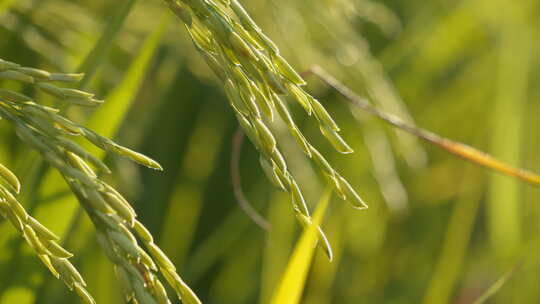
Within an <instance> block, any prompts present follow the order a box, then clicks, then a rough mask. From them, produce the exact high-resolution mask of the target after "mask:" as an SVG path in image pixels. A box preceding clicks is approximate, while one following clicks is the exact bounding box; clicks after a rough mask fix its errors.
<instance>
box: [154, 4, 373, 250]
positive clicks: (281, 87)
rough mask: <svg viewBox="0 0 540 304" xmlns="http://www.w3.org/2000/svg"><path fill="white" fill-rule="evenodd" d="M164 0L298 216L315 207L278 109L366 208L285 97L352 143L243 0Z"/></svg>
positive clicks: (351, 198) (346, 194)
mask: <svg viewBox="0 0 540 304" xmlns="http://www.w3.org/2000/svg"><path fill="white" fill-rule="evenodd" d="M164 1H165V3H166V4H167V5H168V7H169V8H170V9H171V11H172V12H173V13H174V14H175V15H176V16H178V18H179V19H180V20H182V21H183V22H184V24H185V26H186V29H187V31H188V32H189V35H190V36H191V38H192V40H193V43H194V45H195V48H196V49H197V50H198V51H199V53H200V54H201V55H202V57H203V58H204V60H205V61H206V62H207V63H208V65H209V67H210V68H211V69H212V70H213V71H214V73H215V74H216V75H217V76H218V78H219V79H220V80H221V82H222V84H223V86H224V90H225V93H226V95H227V97H228V100H229V102H230V105H231V106H232V108H233V110H234V113H235V115H236V117H237V119H238V122H239V124H240V126H241V128H242V129H243V131H244V133H245V134H246V136H247V137H248V138H249V139H250V140H251V142H252V143H253V145H254V146H255V147H256V148H257V150H258V151H259V153H260V156H261V157H260V162H261V166H262V168H263V169H264V170H263V171H264V172H265V173H266V175H267V176H268V178H269V179H270V181H272V183H273V184H274V185H276V186H277V187H278V188H280V189H281V190H284V191H287V192H289V193H290V196H291V201H292V205H293V209H294V211H295V213H296V214H297V215H299V218H307V219H309V217H310V213H309V210H308V207H307V204H306V202H305V200H304V196H303V194H302V190H301V188H300V186H299V185H298V184H297V182H296V180H295V178H294V177H293V175H292V174H291V172H290V171H289V168H288V165H287V160H286V159H285V158H284V156H283V155H282V153H281V152H280V150H279V147H278V143H277V141H276V139H275V137H274V134H273V132H272V131H271V129H270V128H269V125H270V123H271V122H272V121H273V119H274V116H275V115H278V116H280V117H281V119H282V120H283V121H284V122H285V124H286V125H287V128H288V130H289V133H290V134H291V135H292V136H293V137H294V139H295V140H296V142H297V143H298V145H299V146H300V147H301V148H302V150H303V151H304V153H305V154H306V155H307V156H308V157H309V158H311V159H312V160H313V162H314V164H315V165H316V166H317V168H318V169H319V171H320V172H321V174H322V175H323V176H325V177H326V178H328V179H329V181H330V183H331V184H332V185H333V188H334V189H335V191H336V193H337V194H338V195H339V196H340V197H341V198H342V199H343V200H346V201H348V202H350V203H351V204H352V206H353V207H355V208H357V209H364V208H366V207H367V205H366V204H365V203H364V202H363V200H362V199H361V198H360V196H359V195H358V194H357V193H356V191H355V190H354V189H353V188H352V186H351V185H350V184H349V183H348V182H347V180H346V179H345V178H343V177H342V176H341V175H340V174H339V173H338V172H337V171H336V170H335V169H334V168H333V167H332V166H331V165H330V164H329V163H328V161H327V160H326V159H325V157H324V156H323V155H322V154H321V153H320V152H319V151H318V150H317V149H316V148H315V147H313V145H311V143H309V141H308V140H307V139H306V137H305V136H304V135H303V134H302V132H301V131H300V129H299V128H298V126H297V125H296V123H295V122H294V119H293V116H292V115H291V113H290V111H289V108H288V105H287V103H286V101H285V100H284V98H285V97H287V96H288V99H290V100H292V101H294V102H296V103H298V104H299V105H300V106H301V107H302V108H303V109H304V110H305V111H306V113H307V114H308V115H309V116H314V117H315V118H316V120H317V122H318V124H319V127H320V131H321V133H322V135H323V136H324V137H326V139H327V140H328V141H329V142H330V143H331V144H332V145H333V146H334V148H335V149H336V150H337V151H338V152H340V153H343V154H347V153H352V152H353V150H352V148H351V147H350V146H349V145H348V144H347V143H346V142H345V140H344V139H343V138H342V137H341V136H340V135H339V130H340V129H339V126H338V125H337V124H336V122H335V121H334V120H333V119H332V117H331V116H330V114H329V113H328V112H327V111H326V109H325V108H324V106H323V105H322V104H321V103H320V102H319V101H318V100H317V99H315V98H314V97H313V96H311V95H310V94H308V93H307V92H306V91H305V90H304V89H303V88H302V87H303V86H304V85H305V84H306V82H305V81H304V80H303V79H302V77H301V76H300V75H299V73H297V72H296V71H295V70H294V68H293V67H292V66H291V65H290V64H289V63H288V62H287V61H286V60H285V59H284V58H283V57H282V56H281V55H280V53H279V49H278V47H277V46H276V45H275V44H274V43H273V42H272V40H271V39H270V38H268V37H267V36H266V35H265V34H264V33H263V31H262V30H261V28H259V26H258V25H257V24H256V23H255V21H253V19H252V18H251V17H250V15H249V14H248V13H247V12H246V10H245V9H244V8H243V7H242V5H241V4H240V2H239V1H237V0H230V1H229V0H219V1H218V0H181V1H177V0H164ZM276 113H277V114H276ZM320 243H321V244H324V242H320ZM327 252H329V250H327Z"/></svg>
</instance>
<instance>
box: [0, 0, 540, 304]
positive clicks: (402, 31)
mask: <svg viewBox="0 0 540 304" xmlns="http://www.w3.org/2000/svg"><path fill="white" fill-rule="evenodd" d="M243 2H244V5H245V6H246V7H247V8H248V10H249V12H250V13H252V15H253V17H254V19H255V20H256V21H257V22H258V23H259V24H260V25H261V27H262V28H263V30H264V31H265V32H266V33H267V34H268V36H270V37H271V38H272V39H273V40H274V41H275V42H276V43H277V44H278V45H279V47H280V48H281V51H282V53H283V55H284V57H285V58H287V59H289V60H290V61H291V63H293V65H294V66H295V67H296V68H297V70H298V71H304V70H307V69H309V68H310V67H311V66H312V65H314V64H317V65H319V66H322V67H323V68H324V69H326V70H327V71H329V72H330V73H331V74H332V75H334V76H335V77H336V78H337V79H339V80H340V81H342V82H343V83H344V84H346V85H347V86H349V87H350V88H352V89H353V90H355V91H356V92H358V93H359V94H361V95H362V96H365V97H366V98H368V99H369V100H370V101H372V102H373V104H375V105H377V106H378V107H379V108H381V109H384V110H385V111H387V112H390V113H394V114H396V115H398V116H400V117H402V118H404V119H406V120H409V121H413V119H414V121H415V122H416V124H417V125H419V126H422V127H424V128H427V129H429V130H432V131H434V132H436V133H438V134H440V135H442V136H445V137H449V138H452V139H454V140H457V141H461V142H464V143H467V144H470V145H472V146H475V147H477V148H480V149H482V150H484V151H487V152H489V153H492V154H493V155H495V156H496V157H498V158H500V159H501V160H504V161H505V162H508V163H510V164H512V165H515V166H521V167H526V168H529V169H531V170H533V171H536V172H539V171H540V153H538V151H539V150H540V141H539V140H538V139H539V138H540V136H539V134H538V133H539V131H540V119H538V117H540V102H538V100H539V98H540V86H539V85H538V84H539V83H540V52H539V51H538V50H539V46H540V40H539V39H538V37H540V2H538V1H535V0H521V1H512V0H491V1H488V0H457V1H456V0H432V1H423V0H409V1H397V0H386V1H373V0H321V1H307V0H260V1H243ZM0 37H1V39H0V57H1V58H3V59H5V60H10V61H14V62H17V63H19V64H23V65H25V66H32V67H37V68H45V69H48V70H51V71H62V72H75V71H81V72H86V73H87V78H86V79H85V81H83V83H82V86H83V87H85V88H86V89H88V90H90V91H92V92H95V93H96V94H97V96H98V97H100V98H103V99H106V101H107V102H106V103H105V104H104V105H103V106H101V107H99V108H97V109H95V110H92V111H88V110H81V109H80V108H75V107H73V108H71V107H70V108H67V109H65V111H66V112H67V114H68V116H69V117H71V118H72V119H74V120H76V121H78V122H86V123H87V124H88V125H89V126H90V127H92V128H93V129H95V130H96V131H98V132H100V133H102V134H104V135H107V136H110V137H114V138H115V139H116V140H117V141H118V142H119V143H121V144H122V145H125V146H128V147H131V148H135V149H137V150H138V151H140V152H142V153H145V154H147V155H149V156H150V157H152V158H154V159H156V160H157V161H159V162H160V163H161V165H162V166H163V167H164V168H165V171H164V172H163V173H159V172H155V171H152V170H149V169H145V168H142V167H138V166H136V165H134V164H132V163H130V162H128V161H124V160H121V159H119V158H116V157H107V163H108V164H110V165H111V167H112V168H113V172H114V173H113V174H112V175H111V176H108V177H106V179H107V180H109V181H110V182H111V183H112V184H113V185H116V186H117V187H118V188H119V189H120V190H121V192H122V193H124V194H125V196H126V197H127V198H128V199H129V200H130V201H131V202H132V203H133V205H134V206H135V208H136V210H137V213H138V214H139V216H140V218H141V221H142V222H143V223H145V224H146V225H147V226H148V227H149V228H150V230H151V232H152V233H153V234H154V235H155V236H156V239H157V240H158V244H159V245H160V247H162V248H163V250H164V251H165V252H166V253H167V254H168V255H169V256H170V257H171V259H172V260H173V261H174V263H175V264H176V265H177V266H178V269H179V272H180V273H181V274H182V275H183V277H184V279H185V280H186V281H187V282H188V283H189V284H190V285H191V286H192V288H193V289H194V290H195V291H196V292H197V294H198V295H199V296H200V297H201V299H202V300H203V302H205V303H209V304H210V303H219V304H228V303H230V304H242V303H261V304H264V303H268V301H269V299H270V297H271V295H272V293H273V292H274V290H275V289H276V286H277V284H278V283H279V281H280V278H281V276H282V274H283V272H284V269H285V267H286V265H287V261H288V259H289V256H290V254H291V252H292V249H293V248H294V245H295V242H296V240H297V239H298V236H299V234H300V232H301V229H300V227H299V226H298V225H297V223H296V222H295V219H294V215H293V213H292V212H290V211H291V210H290V209H291V208H290V204H289V201H288V200H289V198H288V197H287V195H285V194H283V193H280V192H278V191H276V190H274V188H273V187H272V186H271V185H270V183H269V182H268V181H267V180H266V179H265V177H264V175H263V173H262V170H261V169H260V167H259V161H258V154H257V152H256V150H255V149H254V148H253V147H252V146H251V144H249V143H247V142H246V143H245V144H244V146H243V148H242V155H241V168H240V169H241V173H242V177H243V188H244V191H245V192H246V195H247V197H248V198H249V200H250V202H251V203H252V204H253V205H254V207H255V208H256V209H257V210H258V211H259V212H260V213H261V215H262V216H263V217H265V218H266V219H268V221H269V222H270V223H271V225H272V227H271V229H270V230H269V231H264V230H262V229H260V228H259V227H257V226H256V225H255V224H254V223H253V222H252V221H251V220H250V219H249V218H248V217H247V216H246V215H245V214H244V213H243V212H242V211H241V210H240V209H239V207H238V205H237V203H236V201H235V198H234V196H233V191H232V187H231V179H230V164H229V162H230V157H231V147H232V143H231V142H232V137H233V134H234V132H235V130H236V128H237V123H236V120H235V118H234V115H233V113H232V111H231V109H230V108H229V106H228V103H227V101H226V99H225V97H224V94H223V91H222V89H221V87H220V85H219V82H218V81H216V79H215V78H214V76H213V75H212V73H211V72H210V70H209V69H208V68H207V67H206V65H205V63H204V61H203V60H201V58H199V55H198V54H197V52H196V51H195V49H194V47H193V45H192V43H191V41H190V39H189V37H188V35H187V34H186V32H185V31H184V28H183V26H182V25H181V24H180V22H178V21H177V20H175V19H174V18H173V16H172V15H171V14H170V13H169V12H168V11H167V9H166V7H165V6H163V5H162V3H161V2H160V1H157V0H151V1H150V0H146V1H142V0H141V1H135V0H122V1H104V0H93V1H90V0H79V1H67V0H18V1H13V0H11V1H10V0H0ZM307 80H308V81H309V82H310V84H309V86H308V89H309V91H310V92H311V93H312V94H313V95H314V96H316V97H318V98H320V100H321V102H322V103H323V104H324V105H325V106H326V107H327V108H328V110H329V112H330V113H332V114H333V115H334V117H335V118H336V120H337V121H338V122H339V123H340V126H341V127H342V129H343V134H344V138H345V139H346V140H348V141H349V143H350V144H351V146H352V147H353V148H354V149H355V152H356V153H354V154H352V155H339V154H338V153H335V152H333V151H332V149H331V147H330V146H329V145H328V144H327V143H326V142H325V141H324V139H322V138H321V137H320V136H319V134H318V130H317V125H316V123H314V122H313V121H310V120H309V119H306V117H304V115H303V113H302V112H301V111H300V109H298V108H294V114H296V117H297V121H298V123H299V125H300V127H301V129H302V130H304V133H305V134H306V136H308V137H309V138H310V140H312V142H313V143H314V145H315V146H316V147H317V148H320V150H321V151H322V152H324V154H325V155H327V156H328V158H329V159H330V160H331V162H332V163H333V164H335V165H336V168H337V169H339V170H340V172H341V173H342V174H343V175H344V176H346V177H347V178H348V179H349V181H351V184H353V186H354V187H355V188H356V189H357V191H358V192H359V193H360V194H361V195H362V196H363V198H364V199H365V200H366V201H367V203H368V204H369V206H370V208H369V209H368V210H364V211H356V210H353V209H352V208H351V207H350V206H349V205H347V204H345V203H343V202H341V201H340V200H337V199H333V200H332V201H331V204H330V206H329V208H328V210H327V214H326V216H325V219H324V222H323V225H322V226H323V228H324V229H325V231H326V232H327V234H328V237H329V239H330V242H331V244H332V246H333V248H334V251H335V260H334V261H333V262H332V263H329V262H328V260H327V259H326V258H325V256H324V254H323V253H322V251H317V252H316V256H315V260H314V264H313V265H312V267H311V268H310V272H309V278H308V281H307V282H306V288H305V291H304V294H303V296H302V301H301V303H306V304H328V303H339V304H341V303H343V304H348V303H350V304H356V303H391V304H400V303H436V304H438V303H472V302H473V301H474V300H475V299H477V298H478V297H479V296H480V295H481V294H483V293H484V292H485V290H486V289H488V288H489V287H490V286H491V285H492V284H493V283H494V282H495V281H496V280H497V279H499V278H500V277H501V276H503V274H504V273H507V272H508V271H510V270H511V269H514V268H515V267H517V268H515V272H514V274H513V275H512V276H511V277H510V279H509V280H508V281H507V282H506V283H505V284H504V285H503V286H502V287H501V289H500V290H499V291H498V292H497V293H496V294H495V295H494V296H493V297H492V298H491V299H490V300H489V303H540V289H539V288H538V282H539V281H540V255H539V252H540V251H539V249H540V234H539V232H540V225H539V224H538V223H539V222H540V221H539V219H540V190H539V189H537V188H534V187H532V186H529V185H526V184H523V183H521V182H519V181H517V180H515V179H512V178H509V177H506V176H502V175H500V174H496V173H491V172H488V171H486V170H485V169H482V168H480V167H477V166H475V165H472V164H469V163H467V162H464V161H462V160H460V159H456V158H454V157H452V156H450V155H449V154H447V153H445V152H444V151H441V150H439V149H437V148H435V147H432V146H429V145H427V144H424V143H421V142H418V141H417V140H415V139H413V138H411V137H408V136H406V135H404V134H402V133H400V132H395V130H393V129H392V128H390V127H388V126H387V125H385V124H384V123H381V122H380V121H378V120H376V119H374V118H372V117H370V116H369V115H367V114H365V113H363V112H359V111H358V110H357V109H352V108H349V107H348V106H347V104H346V103H344V102H342V98H341V97H340V96H339V95H338V94H337V93H335V92H334V91H333V90H332V89H330V88H329V87H328V86H326V85H325V84H324V83H323V82H321V81H320V80H318V79H316V78H314V77H308V78H307ZM26 93H28V94H32V92H26ZM40 97H42V98H41V99H39V100H40V101H41V102H43V103H53V102H54V101H51V100H48V99H47V98H46V97H45V96H40ZM278 134H279V135H278V140H279V142H280V144H281V148H282V150H283V152H284V153H285V154H286V156H287V157H288V158H289V159H291V160H292V163H291V164H290V165H291V167H292V172H293V173H295V175H296V176H297V177H298V180H299V182H300V184H301V185H302V187H303V188H304V189H305V190H306V198H307V200H308V203H309V204H310V205H311V207H312V208H314V207H315V206H314V205H315V204H316V202H317V201H319V197H320V195H321V193H322V189H324V184H323V180H322V179H320V178H319V177H318V175H317V174H316V173H315V170H313V168H312V167H311V165H310V163H309V162H308V161H307V160H306V159H305V158H304V156H303V154H302V152H301V151H300V150H299V149H298V147H296V146H295V144H294V140H292V139H291V138H289V137H288V136H287V135H286V134H287V133H286V131H282V132H278ZM0 136H2V138H3V142H2V143H1V144H0V161H1V162H2V163H4V164H6V165H7V166H9V167H10V168H12V169H13V170H14V172H15V173H16V174H17V175H18V176H19V177H20V179H21V181H22V183H23V185H24V186H23V191H22V195H21V197H20V201H21V202H22V203H23V204H24V205H25V207H26V208H27V209H28V210H30V211H31V212H32V214H34V215H35V216H36V218H38V219H39V220H40V221H41V222H42V223H44V224H45V225H47V226H48V227H50V228H51V229H52V230H53V231H55V232H56V233H58V234H59V235H61V236H63V240H64V244H65V245H66V248H68V249H69V250H70V251H72V252H74V253H75V257H74V258H73V261H74V263H75V264H76V265H77V266H78V268H79V269H80V270H81V273H82V274H83V276H84V277H85V278H86V279H87V282H88V285H89V287H88V289H89V290H90V292H92V294H93V295H95V297H96V300H97V302H98V303H122V299H121V298H120V292H119V290H118V286H117V282H116V280H115V278H114V274H113V272H112V267H111V264H110V262H109V261H108V260H107V259H106V257H105V256H104V255H103V254H102V252H101V251H100V248H99V246H98V245H97V243H96V240H95V234H94V232H93V228H92V225H91V223H90V221H89V220H88V218H87V217H86V216H85V215H84V214H80V212H79V211H78V203H77V202H76V200H75V198H74V197H73V196H72V195H71V194H70V193H69V191H68V190H67V187H66V186H65V185H64V183H63V181H62V180H61V178H60V177H59V175H58V174H57V173H55V172H52V171H49V170H47V168H46V167H45V166H44V165H43V164H42V163H41V160H40V158H39V156H38V155H37V153H35V152H30V151H29V150H28V149H27V147H25V146H24V145H22V144H21V142H19V141H18V140H17V138H16V137H15V135H14V133H13V130H12V129H11V127H10V126H9V124H8V123H6V122H0ZM0 248H1V250H0V303H1V304H13V303H17V304H26V303H39V304H46V303H77V301H78V299H77V298H76V297H75V296H74V294H72V293H70V292H69V291H68V290H67V288H65V286H64V285H63V284H62V283H61V282H60V281H58V280H55V279H54V278H53V277H52V276H51V275H50V274H49V273H48V272H47V271H46V269H45V268H44V267H42V265H41V264H40V263H39V260H38V259H37V258H36V257H35V255H34V253H33V252H31V250H30V249H29V248H28V246H27V245H26V244H25V243H24V242H23V241H22V240H21V239H20V238H19V235H18V234H17V233H16V231H15V230H14V229H13V228H12V226H11V225H9V223H7V222H5V221H0ZM517 265H519V266H517Z"/></svg>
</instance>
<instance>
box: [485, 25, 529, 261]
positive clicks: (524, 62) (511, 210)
mask: <svg viewBox="0 0 540 304" xmlns="http://www.w3.org/2000/svg"><path fill="white" fill-rule="evenodd" d="M502 24H503V25H502V26H501V31H502V32H501V44H500V57H499V75H498V78H499V79H498V86H497V87H498V92H497V95H498V96H497V98H496V100H495V102H494V105H493V110H492V111H491V115H492V116H491V118H492V130H493V131H492V132H491V150H492V152H493V153H494V154H495V155H497V156H498V157H500V158H501V159H503V160H505V161H507V162H509V163H511V164H515V165H517V164H519V163H520V159H521V154H522V151H521V147H522V142H523V136H524V135H525V134H524V132H523V128H522V125H523V120H524V119H523V113H524V111H525V101H526V94H527V82H528V72H529V68H530V64H531V63H530V59H529V58H530V54H531V52H532V51H531V50H532V49H531V43H530V41H531V38H530V37H531V35H529V34H528V33H527V32H528V31H527V29H526V28H525V27H522V26H519V25H518V24H516V22H514V21H508V22H503V23H502ZM529 136H530V135H529ZM532 136H534V135H532ZM488 200H489V204H488V219H489V230H490V231H489V232H490V239H491V242H492V246H493V249H494V250H496V252H497V254H499V255H501V257H504V256H510V255H512V254H513V251H514V250H516V249H517V248H519V246H520V242H521V239H522V238H523V235H522V225H523V223H522V216H523V215H522V206H520V204H519V203H520V201H521V200H522V195H521V191H520V184H518V183H517V182H516V181H514V180H512V179H508V178H505V177H503V176H497V175H493V176H491V185H490V189H489V196H488Z"/></svg>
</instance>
